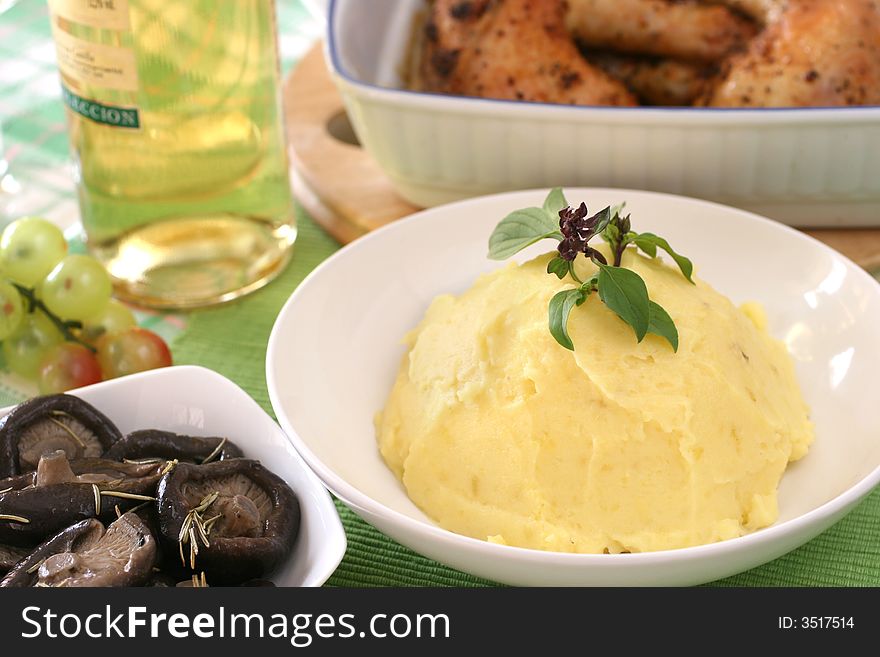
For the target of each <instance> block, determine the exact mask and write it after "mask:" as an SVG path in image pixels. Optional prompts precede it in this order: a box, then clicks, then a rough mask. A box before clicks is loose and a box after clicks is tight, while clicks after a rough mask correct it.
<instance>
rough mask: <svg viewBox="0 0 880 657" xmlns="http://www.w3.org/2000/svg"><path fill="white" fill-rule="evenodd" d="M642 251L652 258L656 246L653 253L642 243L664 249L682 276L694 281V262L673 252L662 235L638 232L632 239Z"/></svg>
mask: <svg viewBox="0 0 880 657" xmlns="http://www.w3.org/2000/svg"><path fill="white" fill-rule="evenodd" d="M633 241H634V242H635V243H636V244H637V245H638V247H639V248H640V249H642V251H645V253H647V254H648V255H650V256H651V257H652V258H653V257H654V256H655V255H656V252H657V248H654V254H651V253H650V252H648V251H647V250H646V249H645V247H644V246H642V245H643V244H645V245H647V244H652V245H653V246H654V247H659V248H661V249H663V250H664V251H666V253H668V254H669V255H670V256H672V259H673V260H675V264H677V265H678V268H679V269H681V273H682V274H684V277H685V278H686V279H688V280H689V281H690V282H691V283H693V282H694V279H693V274H694V263H692V262H691V261H690V260H688V259H687V258H685V257H684V256H683V255H679V254H678V253H676V252H675V250H674V249H673V248H672V247H671V246H669V242H667V241H666V240H665V239H663V238H662V237H658V236H657V235H655V234H654V233H639V235H638V236H637V237H636V238H635V240H633Z"/></svg>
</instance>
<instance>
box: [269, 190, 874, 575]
mask: <svg viewBox="0 0 880 657" xmlns="http://www.w3.org/2000/svg"><path fill="white" fill-rule="evenodd" d="M545 194H546V192H544V191H529V192H517V193H512V194H504V195H498V196H490V197H485V198H479V199H474V200H471V201H464V202H461V203H456V204H452V205H449V206H445V207H441V208H435V209H433V210H427V211H424V212H420V213H419V214H416V215H414V216H412V217H410V218H408V219H405V220H403V221H400V222H398V223H395V224H393V225H391V226H388V227H386V228H383V229H381V230H379V231H377V232H375V233H373V234H370V235H368V236H366V237H364V238H362V239H360V240H358V241H356V242H354V243H352V244H350V245H349V246H347V247H346V248H344V249H342V250H341V251H340V252H339V253H337V254H335V255H334V256H333V257H331V258H330V259H329V260H328V261H327V262H325V263H324V264H323V265H321V266H320V267H319V268H318V269H316V270H315V271H314V272H313V273H312V274H311V275H310V276H309V277H308V279H306V280H305V281H304V282H303V283H302V284H301V285H300V287H299V288H298V289H297V290H296V292H295V293H294V294H293V295H292V296H291V298H290V300H289V301H288V302H287V304H286V305H285V306H284V308H283V309H282V311H281V313H280V314H279V316H278V320H277V321H276V323H275V327H274V329H273V331H272V335H271V338H270V340H269V350H268V354H267V363H266V372H267V378H268V385H269V395H270V397H271V400H272V406H273V408H274V409H275V413H276V415H277V417H278V419H279V421H280V423H281V426H282V427H283V428H284V430H285V431H286V433H287V435H288V436H289V437H290V438H291V440H292V441H293V443H294V446H295V447H296V448H297V450H298V451H299V452H300V454H302V456H303V458H305V460H306V462H307V463H308V464H309V465H310V466H311V467H312V468H313V469H314V470H315V472H316V473H317V474H318V476H319V477H320V478H321V479H322V480H323V482H324V483H325V484H326V485H327V487H328V488H330V490H332V491H333V492H334V493H336V495H337V496H338V497H340V498H341V499H342V500H343V501H344V502H345V503H346V504H347V505H349V506H350V507H351V508H352V509H354V511H355V512H357V513H358V514H359V515H361V516H362V517H363V518H364V519H365V520H367V521H368V522H370V523H372V524H373V525H375V526H376V527H378V528H379V529H380V530H382V531H383V532H385V533H386V534H388V535H389V536H391V537H393V538H394V539H396V540H398V541H399V542H401V543H403V544H404V545H406V546H408V547H410V548H412V549H414V550H415V551H417V552H420V553H422V554H424V555H427V556H428V557H431V558H433V559H436V560H438V561H441V562H443V563H446V564H449V565H450V566H454V567H456V568H459V569H461V570H464V571H466V572H470V573H473V574H475V575H480V576H483V577H487V578H490V579H494V580H497V581H500V582H506V583H509V584H521V585H603V586H604V585H677V584H694V583H699V582H705V581H709V580H713V579H717V578H721V577H725V576H728V575H731V574H734V573H737V572H740V571H742V570H746V569H748V568H751V567H753V566H757V565H759V564H761V563H764V562H766V561H769V560H771V559H773V558H775V557H778V556H780V555H781V554H783V553H785V552H788V551H789V550H791V549H793V548H795V547H797V546H799V545H801V544H802V543H804V542H806V541H808V540H809V539H811V538H813V537H814V536H816V535H817V534H819V532H821V531H823V530H824V529H826V528H827V527H829V526H830V525H831V524H833V523H834V522H835V521H837V520H839V519H840V518H841V517H842V516H843V515H844V514H845V513H846V512H847V511H849V510H850V509H851V508H852V507H853V506H854V505H855V504H856V503H857V502H858V501H859V500H860V499H862V498H863V497H864V496H865V495H867V494H868V492H870V491H871V489H872V488H873V487H874V486H875V485H877V483H878V482H880V440H878V438H877V437H878V436H880V416H878V414H877V408H876V406H877V404H876V401H877V394H876V390H877V385H876V377H877V372H880V348H878V346H877V327H878V326H880V285H878V283H877V282H876V281H875V280H873V279H872V278H871V277H870V276H868V275H867V274H866V273H865V272H864V271H862V270H861V269H859V268H858V267H857V266H856V265H854V264H853V263H852V262H850V261H849V260H847V259H846V258H845V257H843V256H841V255H840V254H838V253H836V252H835V251H832V250H831V249H829V248H828V247H826V246H824V245H822V244H820V243H819V242H817V241H815V240H813V239H811V238H809V237H806V236H804V235H802V234H800V233H798V232H796V231H794V230H792V229H790V228H787V227H785V226H782V225H780V224H778V223H775V222H772V221H768V220H766V219H763V218H761V217H758V216H755V215H752V214H749V213H746V212H743V211H741V210H735V209H732V208H727V207H723V206H720V205H715V204H712V203H708V202H704V201H696V200H692V199H686V198H681V197H675V196H668V195H663V194H655V193H649V192H635V191H624V190H603V189H594V190H586V189H578V190H567V196H568V198H569V200H570V201H572V202H574V201H575V199H576V200H577V201H580V200H585V201H586V202H587V203H588V204H589V205H590V206H591V207H593V208H599V207H603V206H604V205H606V204H612V203H617V202H620V201H622V200H626V201H627V203H628V209H629V210H631V211H632V214H633V217H634V221H635V222H636V225H637V226H638V229H639V230H640V231H653V232H655V233H658V234H660V235H663V236H664V237H666V238H667V239H668V240H669V241H670V242H671V243H672V244H673V245H674V246H675V248H676V249H678V250H679V251H681V252H682V253H685V254H687V255H689V256H690V257H691V258H693V259H694V260H695V262H696V265H697V270H698V273H699V275H700V277H701V278H703V279H704V280H706V281H708V282H709V283H710V284H712V285H713V286H715V287H716V289H718V290H719V291H721V292H722V293H724V294H726V295H728V296H729V297H731V298H732V299H733V300H734V301H736V302H743V301H747V300H755V301H759V302H761V303H762V304H764V306H765V308H766V310H767V314H768V316H769V328H770V331H771V332H772V333H773V335H775V336H777V337H779V338H781V339H783V340H784V341H785V343H786V344H787V346H788V349H789V350H790V352H791V355H792V357H793V358H794V360H795V363H796V368H797V375H798V380H799V381H800V384H801V387H802V389H803V391H804V394H805V396H806V399H807V402H808V403H809V404H810V406H811V407H812V417H813V419H814V421H815V423H816V433H817V438H816V442H815V443H814V445H813V446H812V448H811V450H810V452H809V454H808V455H807V456H806V457H805V458H804V459H803V460H802V461H799V462H797V463H795V464H793V465H792V466H791V467H790V468H789V470H788V471H787V472H786V474H785V476H784V478H783V480H782V484H781V487H780V490H779V510H780V516H779V521H778V522H777V523H776V524H774V525H773V526H771V527H768V528H766V529H763V530H761V531H758V532H756V533H754V534H750V535H748V536H744V537H741V538H736V539H733V540H730V541H725V542H722V543H716V544H711V545H705V546H700V547H694V548H687V549H681V550H671V551H666V552H656V553H644V554H624V555H583V554H559V553H552V552H541V551H537V550H527V549H521V548H515V547H507V546H501V545H493V544H490V543H486V542H484V541H479V540H475V539H472V538H466V537H464V536H459V535H456V534H453V533H451V532H448V531H446V530H444V529H441V528H440V527H438V526H436V525H435V524H434V523H433V522H432V521H431V520H430V519H429V518H428V517H426V516H425V515H424V514H423V513H422V512H421V511H420V510H419V509H418V508H417V507H416V506H415V505H414V504H413V503H412V502H411V501H410V500H409V498H408V497H407V495H406V493H405V491H404V489H403V487H402V486H401V484H400V483H399V482H398V480H397V479H396V478H395V477H394V475H393V474H392V473H391V471H390V470H389V469H388V468H387V467H386V466H385V464H384V462H383V461H382V459H381V457H380V456H379V451H378V449H377V446H376V439H375V430H374V427H373V417H374V414H375V413H376V411H378V410H380V409H381V408H382V407H383V406H384V403H385V400H386V397H387V395H388V392H389V390H390V388H391V385H392V383H393V381H394V378H395V375H396V372H397V368H398V365H399V363H400V359H401V357H402V356H403V354H404V348H403V346H402V345H401V338H402V337H403V335H404V333H406V332H407V331H408V330H410V329H411V328H413V327H414V326H415V325H416V324H417V323H418V322H419V321H420V319H421V318H422V316H423V314H424V311H425V309H426V308H427V306H428V304H429V302H430V301H431V299H432V298H433V297H434V296H436V295H437V294H440V293H445V292H453V293H455V292H461V291H463V290H464V289H466V288H467V287H468V286H469V285H470V284H471V282H472V281H473V280H474V279H475V277H476V276H477V275H478V274H480V273H481V272H485V271H488V270H491V269H493V268H495V267H497V266H498V263H493V262H490V261H488V260H487V259H486V250H487V247H486V244H487V239H488V236H489V234H490V232H491V230H492V229H493V228H494V226H495V224H496V223H497V222H498V221H499V219H500V218H501V217H503V216H504V215H505V214H507V213H508V212H510V211H511V210H514V209H517V208H521V207H526V206H530V205H538V206H540V204H541V202H542V200H543V198H544V196H545ZM546 250H547V245H546V244H544V245H540V244H539V245H536V246H535V247H532V248H531V249H530V250H528V251H526V252H523V253H522V254H521V259H525V258H528V257H531V256H534V255H536V254H537V253H540V252H542V251H546Z"/></svg>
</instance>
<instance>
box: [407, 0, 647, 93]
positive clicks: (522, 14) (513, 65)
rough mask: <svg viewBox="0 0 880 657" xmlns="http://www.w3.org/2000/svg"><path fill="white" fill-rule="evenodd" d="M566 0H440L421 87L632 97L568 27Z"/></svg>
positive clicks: (430, 24) (431, 21)
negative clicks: (579, 45) (591, 61)
mask: <svg viewBox="0 0 880 657" xmlns="http://www.w3.org/2000/svg"><path fill="white" fill-rule="evenodd" d="M565 9H566V4H565V2H564V0H472V1H470V2H462V1H461V0H435V2H434V3H433V5H432V7H431V10H430V16H429V18H428V20H427V23H426V25H425V30H424V47H423V50H422V58H421V62H420V65H419V71H420V73H421V76H420V77H421V84H422V87H423V88H425V89H428V90H432V91H439V92H444V93H450V94H459V95H464V96H480V97H483V98H499V99H506V100H527V101H538V102H547V103H563V104H569V105H635V104H637V102H636V98H635V96H633V94H632V93H631V92H630V91H629V90H628V89H627V88H626V86H625V85H624V84H623V83H622V82H620V81H619V80H616V79H614V78H612V77H611V76H610V75H608V74H607V73H605V72H604V71H601V70H600V69H598V68H596V67H594V66H592V65H591V64H589V63H588V62H587V61H586V60H585V59H584V58H583V57H582V56H581V54H580V52H579V51H578V49H577V47H576V46H575V44H574V41H573V40H572V38H571V35H570V34H569V33H568V30H567V29H566V27H565Z"/></svg>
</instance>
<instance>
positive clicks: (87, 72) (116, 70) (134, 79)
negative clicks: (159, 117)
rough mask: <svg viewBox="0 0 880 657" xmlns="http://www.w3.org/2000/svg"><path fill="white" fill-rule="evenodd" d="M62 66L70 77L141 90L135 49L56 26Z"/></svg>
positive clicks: (86, 81)
mask: <svg viewBox="0 0 880 657" xmlns="http://www.w3.org/2000/svg"><path fill="white" fill-rule="evenodd" d="M52 28H53V29H52V32H53V37H54V38H55V50H56V51H57V53H58V68H60V69H61V72H62V73H64V75H66V76H68V77H69V78H71V79H73V80H76V81H78V82H82V83H85V84H89V85H94V86H96V87H103V88H105V89H119V90H122V91H137V89H138V76H137V63H136V61H135V56H134V50H132V49H131V48H120V47H118V46H105V45H102V44H98V43H89V42H88V41H83V40H82V39H78V38H76V37H75V36H72V35H70V34H68V33H67V32H65V31H64V30H62V29H61V28H59V27H57V26H55V25H53V26H52Z"/></svg>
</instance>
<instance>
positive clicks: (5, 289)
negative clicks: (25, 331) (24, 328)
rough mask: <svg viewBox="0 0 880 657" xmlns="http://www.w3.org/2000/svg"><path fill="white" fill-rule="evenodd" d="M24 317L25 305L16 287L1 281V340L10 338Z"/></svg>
mask: <svg viewBox="0 0 880 657" xmlns="http://www.w3.org/2000/svg"><path fill="white" fill-rule="evenodd" d="M22 317H24V303H23V302H22V299H21V295H20V294H19V293H18V290H16V289H15V286H14V285H12V283H9V282H8V281H4V280H0V340H5V339H6V338H8V337H9V336H10V335H11V334H12V332H13V331H15V329H17V328H18V325H19V324H21V318H22Z"/></svg>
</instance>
